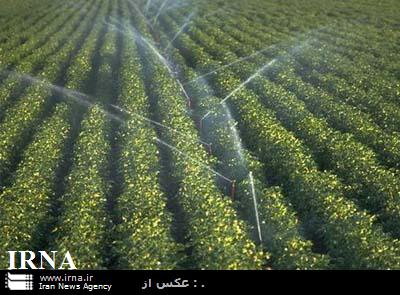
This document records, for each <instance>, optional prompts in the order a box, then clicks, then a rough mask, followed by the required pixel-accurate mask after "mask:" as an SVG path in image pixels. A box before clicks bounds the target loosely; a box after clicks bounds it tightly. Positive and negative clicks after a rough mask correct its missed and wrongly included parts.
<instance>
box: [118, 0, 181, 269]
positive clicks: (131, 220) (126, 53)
mask: <svg viewBox="0 0 400 295" xmlns="http://www.w3.org/2000/svg"><path fill="white" fill-rule="evenodd" d="M124 3H125V2H124ZM127 11H128V9H127V8H126V3H125V5H124V6H123V13H124V16H125V17H127ZM126 33H127V34H128V36H127V37H125V38H124V40H123V49H122V55H121V60H122V61H123V64H122V65H121V70H120V81H121V83H120V84H121V89H120V96H119V104H120V106H121V107H122V108H124V109H125V110H126V111H127V112H128V113H131V114H140V115H141V116H149V108H150V105H149V100H148V97H147V95H146V93H145V86H144V83H143V80H142V78H141V74H142V72H141V71H142V67H141V60H140V56H139V54H138V51H137V48H136V44H135V38H134V35H133V34H132V32H126ZM155 137H156V133H155V131H154V130H153V129H152V126H151V125H149V124H148V123H147V122H145V121H143V120H142V119H140V118H138V117H137V116H135V115H128V118H127V122H126V124H124V125H123V126H122V127H121V130H120V132H119V134H118V142H119V145H120V161H119V167H120V174H121V175H122V178H123V189H122V193H121V195H120V196H119V197H118V199H117V205H116V207H117V210H116V211H117V212H118V218H119V219H120V223H119V224H117V225H116V232H117V239H116V242H115V246H114V247H115V248H116V251H117V253H119V255H118V257H120V258H119V261H118V265H119V267H121V268H129V269H172V268H175V267H176V265H177V264H178V263H179V260H180V258H179V256H178V252H179V251H180V246H179V245H178V244H177V243H176V242H175V241H174V240H173V238H172V236H171V224H172V217H171V214H170V213H169V212H168V210H167V200H166V196H165V194H164V192H163V191H162V190H161V188H160V185H159V170H160V164H159V161H160V158H159V151H158V147H157V145H156V143H155V141H154V138H155Z"/></svg>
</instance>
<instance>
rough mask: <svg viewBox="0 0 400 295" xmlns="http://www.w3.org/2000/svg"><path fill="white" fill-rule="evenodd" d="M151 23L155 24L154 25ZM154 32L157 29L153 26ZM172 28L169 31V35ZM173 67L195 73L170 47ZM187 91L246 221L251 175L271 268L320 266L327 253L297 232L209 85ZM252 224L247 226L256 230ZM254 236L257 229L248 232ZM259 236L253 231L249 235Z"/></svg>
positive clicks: (164, 40)
mask: <svg viewBox="0 0 400 295" xmlns="http://www.w3.org/2000/svg"><path fill="white" fill-rule="evenodd" d="M156 29H159V28H157V27H156ZM157 32H159V30H157ZM172 36H173V34H171V38H172ZM169 39H170V38H168V36H165V35H164V34H162V35H161V38H160V46H161V47H162V48H165V47H166V46H168V44H169ZM171 56H172V57H173V58H172V59H173V64H174V66H175V70H178V72H179V73H180V78H181V79H182V80H186V81H191V80H194V79H195V78H196V76H197V75H196V73H195V72H194V71H193V70H192V69H191V68H189V67H188V66H187V65H186V64H185V60H184V59H183V57H182V56H181V55H180V54H179V52H178V51H177V50H172V52H171ZM187 90H188V93H189V95H190V96H191V97H192V98H193V100H194V105H195V112H194V117H197V118H202V117H203V116H204V115H205V114H206V113H208V111H209V110H211V115H210V116H209V118H208V119H207V120H204V122H202V124H201V125H202V129H201V133H202V134H203V137H202V139H203V140H205V141H206V142H209V143H210V144H212V149H213V153H214V154H215V155H216V156H217V160H218V161H217V164H216V167H217V169H218V170H219V171H221V172H222V173H224V174H225V175H226V176H227V177H229V178H231V179H236V180H237V187H238V191H237V193H236V194H235V199H236V200H237V201H236V207H238V212H239V214H240V215H241V216H243V218H245V219H246V221H248V222H249V223H250V224H253V225H254V224H255V223H256V222H255V218H256V217H255V214H254V203H253V199H252V196H251V192H250V191H251V189H250V183H249V178H248V173H249V172H250V171H251V172H252V174H253V175H254V183H255V191H256V198H258V199H259V203H260V204H259V205H258V206H257V210H258V211H259V215H260V223H261V234H262V236H264V237H265V239H264V245H265V248H266V250H267V251H269V252H271V254H272V257H271V264H272V267H273V268H278V269H279V268H283V269H312V268H326V267H327V266H328V262H329V260H328V259H327V257H324V256H320V255H316V254H314V253H312V250H311V247H312V243H311V242H310V241H306V240H304V239H303V237H301V235H300V233H299V228H298V226H299V225H298V220H297V218H296V217H295V213H294V212H293V210H292V209H291V208H290V205H288V204H287V203H285V199H284V196H283V194H282V192H281V191H280V189H279V188H276V187H266V185H265V183H267V182H266V179H265V177H264V170H265V167H264V165H263V164H262V163H261V162H260V161H259V160H258V159H256V158H255V157H254V156H253V155H251V154H250V152H249V151H247V150H245V149H244V148H243V146H242V144H241V142H240V137H239V136H238V134H235V133H237V131H236V130H234V128H235V127H234V125H235V124H236V123H235V121H234V119H233V118H232V117H231V114H230V111H229V109H228V108H227V107H226V106H225V105H220V104H219V102H220V100H219V99H218V98H216V97H215V96H213V91H212V89H211V87H209V85H208V84H207V83H206V82H205V81H204V80H202V81H197V82H196V83H192V84H189V85H188V86H187ZM255 228H256V225H254V226H253V232H256V229H255ZM254 235H255V236H256V235H257V233H255V234H254ZM255 239H257V240H258V239H259V237H257V238H255Z"/></svg>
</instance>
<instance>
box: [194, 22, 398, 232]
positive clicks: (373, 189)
mask: <svg viewBox="0 0 400 295" xmlns="http://www.w3.org/2000/svg"><path fill="white" fill-rule="evenodd" d="M192 31H193V32H196V34H197V35H195V36H199V38H202V33H201V32H197V31H195V29H192ZM193 34H194V33H193ZM200 40H201V41H202V42H204V43H207V44H208V48H209V47H212V46H213V45H212V43H211V40H209V39H207V38H206V37H203V38H202V39H200ZM219 40H220V41H221V38H219ZM214 47H215V51H216V50H218V51H219V52H227V54H228V53H229V51H227V50H226V49H225V48H224V47H223V46H221V45H220V44H215V45H214ZM221 54H222V53H221ZM236 59H237V57H235V58H233V60H236ZM228 61H229V60H228ZM263 64H265V62H264V61H261V62H260V63H250V62H247V61H244V62H243V63H241V64H240V66H234V67H233V70H234V72H235V73H236V74H237V75H238V76H239V77H240V78H241V79H242V80H243V81H245V80H246V79H247V78H248V77H249V76H251V75H252V74H253V73H255V72H256V71H257V70H258V69H259V68H260V67H261V66H262V65H263ZM251 85H252V87H253V89H254V90H255V92H256V93H257V94H258V95H259V96H260V97H261V98H262V100H263V102H264V103H265V104H266V105H267V107H268V108H271V109H272V110H274V112H276V114H277V117H278V118H279V119H280V120H281V121H282V122H283V125H284V126H285V127H287V128H288V129H290V130H293V131H294V132H295V134H296V135H297V136H299V138H301V139H303V140H304V141H305V143H307V144H308V145H309V146H310V147H311V149H312V151H313V152H314V153H315V154H316V155H317V157H318V159H319V162H320V163H323V167H327V168H329V169H332V170H334V171H335V172H336V173H337V174H338V175H339V176H340V177H341V178H342V179H344V182H345V183H348V184H350V185H351V186H352V189H354V190H355V192H354V193H355V194H356V195H357V197H358V196H359V195H361V196H360V197H358V198H360V199H361V200H360V201H361V203H362V204H363V205H364V206H366V207H367V208H368V209H370V210H371V211H372V212H374V213H377V214H378V215H379V217H381V219H382V220H383V222H384V225H385V228H386V229H387V230H388V231H390V232H392V233H393V234H394V235H395V236H396V237H398V236H399V234H400V232H399V229H400V198H399V191H400V181H399V180H398V176H397V175H396V172H393V171H388V170H386V169H385V168H384V167H382V166H381V165H380V164H379V163H378V161H377V159H376V155H375V154H374V152H373V151H371V150H369V149H368V148H367V147H365V146H363V145H362V144H359V143H358V142H356V141H355V140H354V139H353V137H352V136H351V135H348V134H342V133H339V132H337V131H335V130H332V129H331V128H330V127H329V126H328V124H327V123H326V121H325V120H323V119H319V118H316V117H315V116H313V115H312V114H311V113H310V112H309V111H308V110H307V109H306V108H305V104H304V102H302V101H301V100H298V99H297V97H296V96H295V95H293V94H292V93H290V92H288V91H286V90H284V89H283V88H282V87H281V86H280V85H277V84H274V83H273V82H271V81H269V80H267V79H264V78H262V77H257V78H255V79H254V80H253V82H251ZM363 196H368V198H367V197H366V198H363Z"/></svg>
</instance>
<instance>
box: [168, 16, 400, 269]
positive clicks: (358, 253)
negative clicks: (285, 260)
mask: <svg viewBox="0 0 400 295" xmlns="http://www.w3.org/2000/svg"><path fill="white" fill-rule="evenodd" d="M164 24H165V25H166V26H165V29H166V30H169V31H171V32H174V31H176V29H177V27H176V25H173V24H170V25H169V26H168V25H167V24H166V23H164ZM210 43H211V42H210ZM176 45H177V46H178V47H179V49H180V50H181V52H182V53H183V55H184V56H185V57H186V58H187V60H188V61H189V62H190V63H193V64H194V65H195V66H196V68H197V70H198V71H200V72H207V70H210V69H213V68H215V66H216V65H217V64H216V63H214V62H213V59H212V58H211V57H210V56H208V55H207V54H206V53H205V52H204V49H202V48H200V47H199V46H198V45H196V44H195V43H194V42H193V41H192V40H191V39H190V38H188V36H187V35H185V34H182V35H181V36H179V37H178V39H177V42H176ZM213 81H214V82H213V84H214V86H215V87H216V88H217V89H218V90H219V94H221V95H222V96H224V94H228V93H230V92H231V91H232V90H234V89H235V88H236V87H237V86H238V85H240V83H241V81H240V80H239V79H237V78H235V77H234V76H233V75H232V73H230V71H228V70H224V71H221V73H217V74H216V75H215V76H214V77H213ZM230 105H231V106H232V107H233V109H234V110H235V113H236V114H237V115H238V116H239V117H240V121H239V122H240V124H239V125H240V126H241V129H242V130H245V131H246V132H245V133H244V136H245V139H246V142H247V143H252V144H251V145H249V146H251V147H252V149H253V150H255V151H257V154H258V155H259V156H260V158H261V159H263V161H265V163H267V164H268V166H269V167H271V169H274V171H275V173H276V175H277V177H278V179H279V180H280V182H281V183H282V185H283V186H284V187H285V191H286V192H287V194H288V196H290V197H291V199H292V201H293V203H294V204H295V207H296V209H297V210H299V211H300V212H301V213H302V216H303V217H304V220H315V223H316V224H315V228H316V231H317V232H319V233H321V235H322V237H323V239H324V243H325V244H326V247H327V249H328V252H329V254H330V255H331V257H332V258H334V259H335V264H336V265H337V266H339V267H349V268H359V267H367V268H394V267H399V261H398V253H397V252H396V251H397V250H396V248H397V247H398V241H393V240H391V239H390V238H389V237H388V236H387V235H385V234H384V233H383V232H382V230H381V229H380V228H379V227H377V226H376V225H374V218H372V217H371V216H369V215H368V214H367V213H365V212H364V211H361V210H358V209H357V207H356V206H355V205H354V203H353V202H351V201H349V200H346V199H345V198H344V197H343V191H344V188H343V187H342V185H341V184H340V182H339V180H338V179H337V178H336V177H335V176H334V175H332V174H329V173H327V172H320V171H318V169H317V165H316V163H315V162H314V161H313V160H312V158H311V157H310V155H309V152H308V151H307V149H305V148H304V146H303V145H302V144H301V142H300V141H299V140H298V139H297V138H296V137H294V136H293V134H291V133H290V132H288V131H287V130H286V129H285V128H283V127H282V126H281V125H280V124H279V123H278V122H277V121H276V119H275V118H274V115H273V113H272V112H271V111H268V110H267V109H265V107H264V106H262V104H261V103H260V101H259V98H258V97H257V96H256V95H255V94H254V93H252V92H251V91H249V90H246V89H241V90H239V91H238V92H237V94H236V95H233V96H232V97H231V101H230ZM362 241H368V242H367V243H364V242H362ZM383 253H384V254H383Z"/></svg>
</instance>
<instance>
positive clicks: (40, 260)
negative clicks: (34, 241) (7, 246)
mask: <svg viewBox="0 0 400 295" xmlns="http://www.w3.org/2000/svg"><path fill="white" fill-rule="evenodd" d="M7 252H8V254H9V262H10V265H9V268H8V269H9V270H13V269H76V267H75V263H74V261H73V260H72V256H71V254H70V253H69V251H67V252H66V253H65V254H63V255H60V254H59V253H58V252H57V251H51V254H48V253H47V252H46V251H38V252H37V253H38V254H37V255H36V254H35V252H33V251H7Z"/></svg>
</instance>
